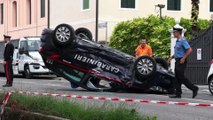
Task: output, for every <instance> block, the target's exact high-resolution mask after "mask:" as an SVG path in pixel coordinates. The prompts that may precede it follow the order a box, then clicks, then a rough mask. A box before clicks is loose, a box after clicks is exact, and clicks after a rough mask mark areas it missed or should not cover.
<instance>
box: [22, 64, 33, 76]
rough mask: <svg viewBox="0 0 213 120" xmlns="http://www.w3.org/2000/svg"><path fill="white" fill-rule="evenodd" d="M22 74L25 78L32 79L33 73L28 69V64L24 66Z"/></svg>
mask: <svg viewBox="0 0 213 120" xmlns="http://www.w3.org/2000/svg"><path fill="white" fill-rule="evenodd" d="M24 75H25V78H27V79H32V78H33V75H32V73H31V72H30V69H29V66H28V65H27V66H25V67H24Z"/></svg>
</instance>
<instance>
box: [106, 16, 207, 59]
mask: <svg viewBox="0 0 213 120" xmlns="http://www.w3.org/2000/svg"><path fill="white" fill-rule="evenodd" d="M174 25H175V20H174V18H170V17H167V16H164V17H163V20H161V19H160V18H159V17H157V16H154V15H150V16H148V17H147V18H135V19H132V20H128V21H123V22H120V23H118V24H117V26H116V27H115V29H114V31H113V34H112V36H111V40H110V44H109V45H110V46H111V47H113V48H115V49H118V50H120V51H123V52H126V53H128V54H132V55H134V51H135V49H136V47H137V46H138V44H139V42H140V40H141V37H142V36H143V37H145V38H146V39H147V41H148V44H149V45H150V46H151V47H152V49H153V55H154V56H160V57H163V58H167V57H168V56H169V54H170V37H171V34H170V33H169V29H171V28H173V26H174ZM180 25H181V26H183V27H184V28H185V29H187V33H186V38H188V39H191V38H192V36H191V31H192V28H191V25H192V21H191V20H190V19H185V18H181V20H180ZM209 25H210V21H207V20H201V19H199V20H198V28H199V29H200V30H203V29H206V28H207V27H209Z"/></svg>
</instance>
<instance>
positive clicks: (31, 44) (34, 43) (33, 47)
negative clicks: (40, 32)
mask: <svg viewBox="0 0 213 120" xmlns="http://www.w3.org/2000/svg"><path fill="white" fill-rule="evenodd" d="M27 43H28V50H29V51H38V50H39V48H40V45H41V41H40V40H29V41H28V42H27Z"/></svg>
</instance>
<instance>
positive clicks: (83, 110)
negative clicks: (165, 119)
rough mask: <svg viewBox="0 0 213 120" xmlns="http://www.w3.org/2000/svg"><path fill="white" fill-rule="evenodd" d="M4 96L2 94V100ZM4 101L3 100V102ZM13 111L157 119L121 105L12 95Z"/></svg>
mask: <svg viewBox="0 0 213 120" xmlns="http://www.w3.org/2000/svg"><path fill="white" fill-rule="evenodd" d="M3 96H4V94H2V93H1V94H0V99H2V98H3ZM1 101H2V100H1ZM7 106H8V107H11V108H12V109H19V110H25V111H31V112H38V113H43V114H46V115H54V116H58V117H62V118H67V119H71V120H88V119H89V120H156V117H148V116H145V117H142V116H140V115H139V114H138V113H137V112H136V110H135V109H127V108H125V106H123V105H121V106H119V107H113V105H106V104H105V105H102V106H99V107H98V106H88V105H81V104H79V103H76V102H73V101H70V99H57V98H55V97H47V96H31V95H18V94H12V96H11V97H10V99H9V103H8V105H7Z"/></svg>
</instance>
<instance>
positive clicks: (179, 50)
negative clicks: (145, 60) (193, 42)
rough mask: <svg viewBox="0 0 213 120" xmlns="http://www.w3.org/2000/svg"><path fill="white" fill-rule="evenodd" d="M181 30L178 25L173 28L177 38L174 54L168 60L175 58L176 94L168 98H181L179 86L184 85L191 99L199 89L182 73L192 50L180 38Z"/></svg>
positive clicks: (184, 40) (183, 39)
mask: <svg viewBox="0 0 213 120" xmlns="http://www.w3.org/2000/svg"><path fill="white" fill-rule="evenodd" d="M182 30H183V28H182V27H181V26H179V25H177V26H175V27H174V28H173V34H174V37H175V38H177V41H176V44H175V48H174V49H175V54H174V55H173V56H172V57H171V58H170V59H169V62H170V61H171V59H173V58H175V61H176V62H175V77H176V84H175V88H176V93H175V95H172V96H169V97H170V98H181V94H182V90H181V85H182V84H184V85H185V86H186V87H187V88H188V89H190V90H192V92H193V95H192V98H195V97H196V96H197V92H198V90H199V88H198V87H197V86H195V85H194V84H192V83H191V81H189V80H188V79H187V78H186V77H185V75H184V71H185V68H186V65H187V60H186V59H187V57H188V56H189V55H190V53H191V52H192V48H191V47H190V45H189V43H188V42H187V40H186V39H185V38H183V37H182V36H181V34H182Z"/></svg>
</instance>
